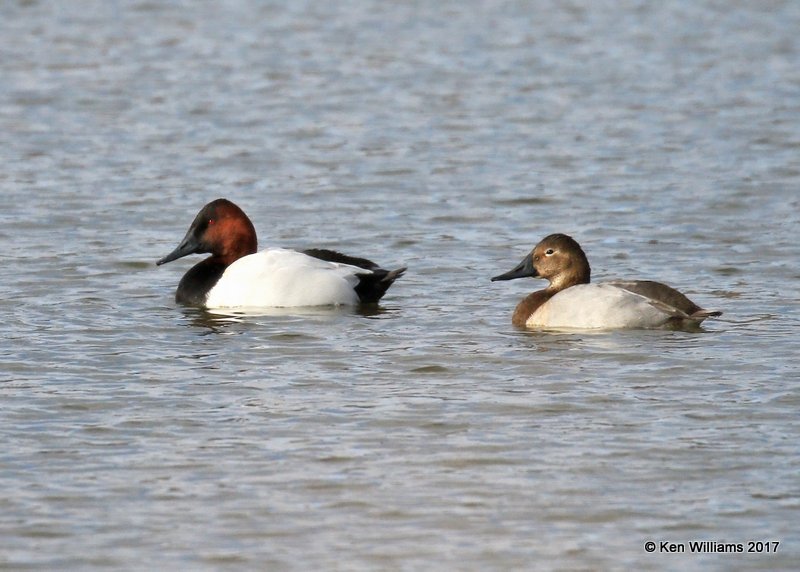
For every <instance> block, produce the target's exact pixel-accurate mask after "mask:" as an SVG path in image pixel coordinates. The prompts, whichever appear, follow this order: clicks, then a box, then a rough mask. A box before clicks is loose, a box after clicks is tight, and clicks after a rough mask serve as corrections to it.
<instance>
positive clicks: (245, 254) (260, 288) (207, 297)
mask: <svg viewBox="0 0 800 572" xmlns="http://www.w3.org/2000/svg"><path fill="white" fill-rule="evenodd" d="M205 252H209V253H211V256H209V257H208V258H206V259H205V260H202V261H200V262H198V263H197V264H195V265H194V266H193V267H192V268H191V269H189V271H188V272H187V273H186V274H184V276H183V278H182V279H181V281H180V283H179V284H178V290H177V291H176V292H175V301H176V302H178V303H179V304H187V305H191V306H202V307H205V308H237V307H298V306H327V305H341V304H358V303H374V302H377V301H378V300H380V299H381V297H382V296H383V295H384V294H385V293H386V290H388V289H389V286H391V285H392V283H393V282H394V281H395V280H396V279H397V278H399V277H400V276H402V275H403V272H405V270H406V269H405V268H398V269H397V270H391V271H390V270H384V269H383V268H380V267H379V266H378V265H377V264H375V263H374V262H372V261H370V260H367V259H366V258H357V257H354V256H347V255H345V254H341V253H339V252H335V251H333V250H325V249H318V248H313V249H309V250H304V251H302V252H298V251H296V250H288V249H285V248H267V249H266V250H262V251H260V252H257V241H256V231H255V228H254V227H253V223H252V222H250V219H249V218H248V217H247V215H246V214H244V211H242V209H240V208H239V207H238V206H236V205H235V204H233V203H232V202H231V201H229V200H227V199H217V200H215V201H212V202H210V203H208V204H207V205H206V206H204V207H203V208H202V209H200V212H199V213H197V216H196V217H195V219H194V222H192V224H191V226H190V227H189V231H188V232H187V233H186V236H185V237H184V238H183V240H182V241H181V243H180V244H179V245H178V247H177V248H176V249H175V250H173V251H172V252H171V253H169V254H168V255H166V256H165V257H164V258H162V259H161V260H159V261H158V262H156V264H157V265H159V266H160V265H162V264H166V263H167V262H171V261H173V260H176V259H178V258H181V257H183V256H186V255H187V254H201V253H205Z"/></svg>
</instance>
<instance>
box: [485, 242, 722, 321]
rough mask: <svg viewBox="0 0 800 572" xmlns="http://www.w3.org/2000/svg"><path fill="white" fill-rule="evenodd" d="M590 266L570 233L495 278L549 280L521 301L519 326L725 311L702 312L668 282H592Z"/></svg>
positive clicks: (698, 316)
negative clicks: (536, 278)
mask: <svg viewBox="0 0 800 572" xmlns="http://www.w3.org/2000/svg"><path fill="white" fill-rule="evenodd" d="M590 273H591V270H590V268H589V261H588V259H587V258H586V254H584V252H583V250H582V249H581V247H580V245H579V244H578V243H577V242H576V241H575V240H574V239H572V237H569V236H567V235H566V234H551V235H550V236H547V237H545V238H544V239H543V240H542V241H541V242H540V243H539V244H537V245H536V246H535V247H534V249H533V250H532V251H531V252H530V254H528V255H527V256H526V257H525V258H524V259H523V260H522V262H521V263H520V264H519V265H518V266H516V267H515V268H514V269H513V270H510V271H508V272H506V273H505V274H501V275H499V276H495V277H494V278H492V282H494V281H496V280H513V279H514V278H524V277H526V276H533V277H541V278H545V279H547V280H548V281H549V282H550V284H549V285H548V287H547V288H545V289H544V290H539V291H538V292H533V293H532V294H529V295H528V296H526V297H525V298H523V299H522V301H521V302H520V303H519V304H517V307H516V309H515V310H514V315H513V317H512V318H511V322H512V323H513V324H514V325H515V326H527V327H529V328H553V329H616V328H659V327H663V326H672V327H676V326H677V327H686V326H692V325H697V324H700V322H702V321H703V320H705V319H706V318H709V317H711V316H720V315H721V314H722V312H715V311H710V310H704V309H703V308H701V307H700V306H698V305H697V304H695V303H694V302H692V301H691V300H689V298H687V297H686V296H684V295H683V294H681V293H680V292H678V291H677V290H675V289H674V288H670V287H669V286H667V285H666V284H661V283H659V282H652V281H650V280H635V281H613V282H604V283H601V284H590V283H589V277H590Z"/></svg>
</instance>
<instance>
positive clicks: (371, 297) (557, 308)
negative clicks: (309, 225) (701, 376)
mask: <svg viewBox="0 0 800 572" xmlns="http://www.w3.org/2000/svg"><path fill="white" fill-rule="evenodd" d="M201 253H210V254H211V256H209V257H208V258H206V259H205V260H202V261H201V262H199V263H197V264H195V265H194V266H193V267H192V268H191V269H189V271H188V272H186V274H185V275H184V276H183V278H182V279H181V281H180V283H179V284H178V289H177V291H176V293H175V300H176V301H177V302H178V303H181V304H187V305H191V306H200V307H205V308H242V307H298V306H324V305H351V304H359V303H361V304H370V303H376V302H378V301H379V300H380V299H381V298H382V297H383V295H384V294H385V293H386V291H387V290H388V289H389V287H390V286H391V285H392V284H393V283H394V281H395V280H397V279H398V278H399V277H400V276H402V275H403V273H404V272H405V270H406V269H405V268H398V269H396V270H386V269H383V268H381V267H380V266H379V265H378V264H376V263H374V262H372V261H371V260H367V259H366V258H359V257H355V256H348V255H346V254H342V253H340V252H336V251H333V250H327V249H318V248H313V249H309V250H303V251H296V250H289V249H285V248H267V249H265V250H262V251H260V252H259V251H258V250H257V240H256V231H255V228H254V227H253V223H252V222H251V221H250V219H249V218H248V217H247V215H246V214H245V213H244V211H242V209H240V208H239V207H238V206H236V205H235V204H233V203H232V202H231V201H229V200H227V199H217V200H215V201H212V202H210V203H208V204H207V205H206V206H204V207H203V208H202V209H201V210H200V212H199V213H198V214H197V216H196V217H195V219H194V221H193V222H192V224H191V226H190V227H189V230H188V232H187V233H186V236H185V237H184V238H183V240H182V241H181V243H180V244H179V245H178V247H177V248H176V249H175V250H173V251H172V252H171V253H170V254H168V255H167V256H165V257H164V258H162V259H161V260H159V261H158V262H157V263H156V264H158V265H161V264H165V263H167V262H171V261H173V260H176V259H178V258H181V257H183V256H186V255H188V254H201ZM590 272H591V271H590V268H589V261H588V260H587V258H586V254H584V252H583V250H582V249H581V247H580V245H579V244H578V243H577V242H576V241H575V240H573V239H572V238H570V237H569V236H567V235H565V234H551V235H550V236H548V237H546V238H544V239H543V240H542V241H541V242H540V243H539V244H537V245H536V247H534V249H533V250H532V251H531V252H530V254H528V255H527V256H526V257H525V258H524V259H523V260H522V262H521V263H520V264H519V265H517V266H516V267H515V268H514V269H512V270H510V271H509V272H506V273H505V274H501V275H499V276H495V277H494V278H492V281H497V280H512V279H515V278H523V277H541V278H545V279H547V280H548V281H549V282H550V284H549V286H548V287H547V288H545V289H544V290H539V291H538V292H534V293H532V294H530V295H528V296H527V297H525V298H524V299H523V300H522V301H521V302H520V303H519V304H518V305H517V307H516V309H515V311H514V314H513V317H512V323H513V324H514V325H515V326H520V327H523V326H524V327H529V328H556V329H570V328H577V329H599V328H603V329H607V328H657V327H663V326H686V325H693V324H699V323H701V322H702V321H703V320H705V319H706V318H709V317H711V316H719V315H721V312H714V311H709V310H704V309H702V308H701V307H700V306H698V305H697V304H695V303H694V302H692V301H691V300H689V299H688V298H687V297H686V296H684V295H683V294H681V293H680V292H678V291H677V290H675V289H673V288H670V287H669V286H667V285H665V284H661V283H659V282H652V281H647V280H638V281H614V282H605V283H601V284H591V283H590Z"/></svg>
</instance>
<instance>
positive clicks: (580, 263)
mask: <svg viewBox="0 0 800 572" xmlns="http://www.w3.org/2000/svg"><path fill="white" fill-rule="evenodd" d="M526 277H534V278H537V277H538V278H545V279H546V280H548V281H549V282H550V285H549V286H548V287H547V290H548V291H549V292H552V293H555V292H558V291H560V290H563V289H565V288H569V287H570V286H574V285H576V284H588V283H589V280H590V278H591V268H590V267H589V260H588V259H587V258H586V254H585V253H584V252H583V249H582V248H581V246H580V245H579V244H578V243H577V242H576V241H575V239H573V238H572V237H570V236H567V235H566V234H551V235H549V236H546V237H545V238H543V239H542V240H541V241H540V242H539V244H537V245H536V246H535V247H534V248H533V250H531V252H530V253H529V254H528V255H527V256H526V257H525V258H523V259H522V262H520V263H519V264H518V265H517V266H515V267H514V268H513V269H511V270H509V271H508V272H506V273H505V274H500V275H499V276H495V277H494V278H492V282H494V281H497V280H513V279H515V278H526Z"/></svg>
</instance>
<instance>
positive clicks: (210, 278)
mask: <svg viewBox="0 0 800 572" xmlns="http://www.w3.org/2000/svg"><path fill="white" fill-rule="evenodd" d="M225 268H227V266H225V265H224V264H222V263H221V262H215V261H214V260H213V257H212V258H206V259H205V260H203V261H202V262H198V263H197V264H195V265H194V266H192V268H190V269H189V271H188V272H187V273H186V274H184V275H183V278H181V281H180V283H179V284H178V289H177V290H176V291H175V301H176V302H177V303H178V304H185V305H187V306H205V305H206V298H207V297H208V292H209V291H210V290H211V289H212V288H213V287H214V286H215V285H216V283H217V282H218V281H219V279H220V277H221V276H222V274H223V273H224V272H225Z"/></svg>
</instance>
